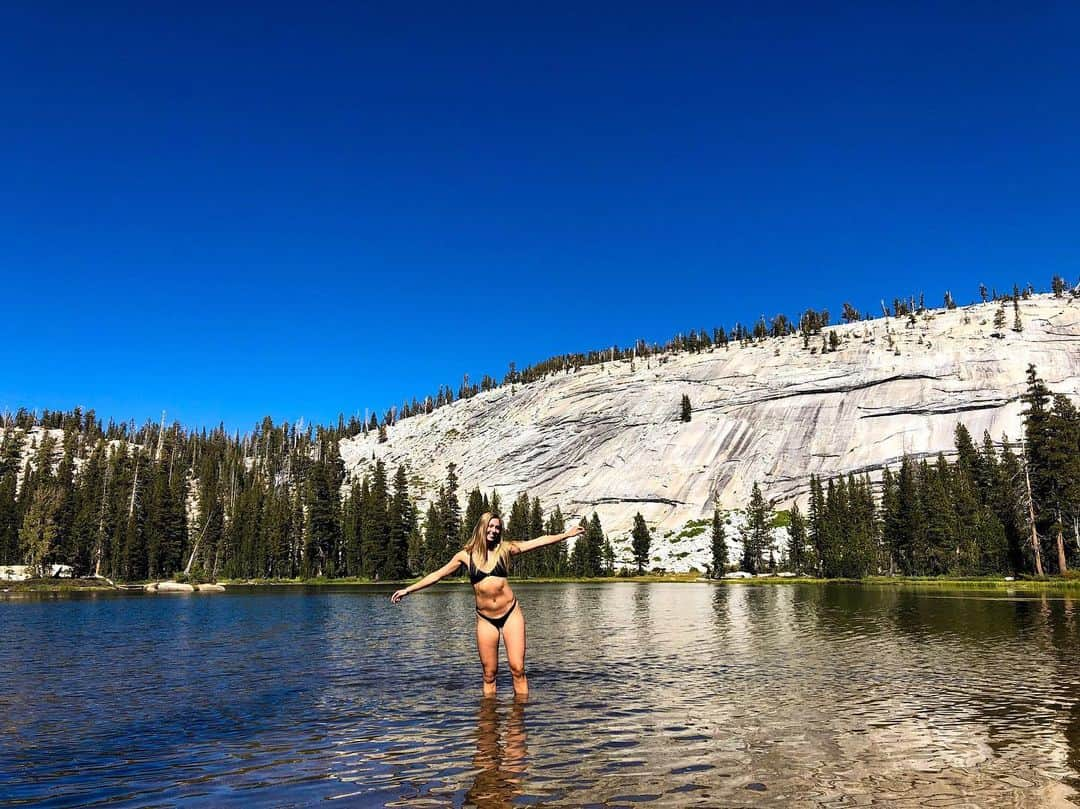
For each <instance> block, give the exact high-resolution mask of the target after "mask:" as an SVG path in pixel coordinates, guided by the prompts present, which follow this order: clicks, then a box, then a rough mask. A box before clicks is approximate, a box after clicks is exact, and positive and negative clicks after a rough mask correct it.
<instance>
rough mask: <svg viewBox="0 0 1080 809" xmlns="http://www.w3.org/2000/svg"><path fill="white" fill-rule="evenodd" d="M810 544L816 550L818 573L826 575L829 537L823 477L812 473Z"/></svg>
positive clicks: (809, 521)
mask: <svg viewBox="0 0 1080 809" xmlns="http://www.w3.org/2000/svg"><path fill="white" fill-rule="evenodd" d="M808 518H809V519H808V527H809V532H808V533H809V535H810V545H811V546H812V547H813V550H814V558H815V562H816V565H817V567H816V569H817V574H818V575H819V576H824V575H825V559H826V557H827V556H828V555H829V549H828V547H827V545H828V541H829V538H828V536H827V530H826V527H825V494H824V492H823V491H822V489H821V479H820V478H818V477H817V476H816V475H810V511H809V514H808Z"/></svg>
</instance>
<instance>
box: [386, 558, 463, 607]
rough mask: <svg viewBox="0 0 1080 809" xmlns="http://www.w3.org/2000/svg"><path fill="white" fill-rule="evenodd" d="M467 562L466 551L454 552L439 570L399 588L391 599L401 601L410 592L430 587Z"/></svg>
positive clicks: (396, 601) (395, 601)
mask: <svg viewBox="0 0 1080 809" xmlns="http://www.w3.org/2000/svg"><path fill="white" fill-rule="evenodd" d="M467 564H469V557H468V556H466V555H465V551H458V552H457V553H455V554H454V558H453V559H451V560H450V561H449V562H447V563H446V564H445V565H443V566H442V567H440V568H439V569H438V570H436V571H434V572H432V573H428V574H427V575H426V576H424V578H422V579H420V581H418V582H416V583H415V584H410V585H409V586H408V587H405V588H403V589H401V590H397V591H396V592H395V593H394V594H393V595H392V596H390V600H391V601H393V602H394V603H395V604H397V603H398V602H399V601H401V599H403V598H404V597H405V596H407V595H409V594H410V593H415V592H416V591H417V590H423V589H424V588H425V587H430V586H431V585H433V584H434V583H435V582H437V581H439V580H440V579H443V578H446V577H447V576H449V575H450V574H451V573H453V572H454V571H455V570H457V569H458V568H459V567H461V566H462V565H467Z"/></svg>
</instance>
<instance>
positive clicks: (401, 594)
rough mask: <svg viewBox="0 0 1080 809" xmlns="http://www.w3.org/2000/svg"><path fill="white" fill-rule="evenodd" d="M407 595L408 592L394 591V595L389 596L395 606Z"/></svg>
mask: <svg viewBox="0 0 1080 809" xmlns="http://www.w3.org/2000/svg"><path fill="white" fill-rule="evenodd" d="M408 594H409V591H408V590H396V591H394V594H393V595H392V596H390V601H391V602H393V603H394V604H397V603H398V602H399V601H401V599H403V598H405V596H407V595H408Z"/></svg>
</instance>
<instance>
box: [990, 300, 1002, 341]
mask: <svg viewBox="0 0 1080 809" xmlns="http://www.w3.org/2000/svg"><path fill="white" fill-rule="evenodd" d="M1004 336H1005V306H1004V304H998V308H997V309H996V310H995V311H994V333H993V334H992V335H991V337H997V338H999V339H1000V338H1002V337H1004Z"/></svg>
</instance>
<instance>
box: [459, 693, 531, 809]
mask: <svg viewBox="0 0 1080 809" xmlns="http://www.w3.org/2000/svg"><path fill="white" fill-rule="evenodd" d="M526 701H527V698H524V697H518V696H515V697H514V701H513V702H512V703H511V704H510V706H509V708H508V709H506V710H505V711H504V712H502V713H500V710H499V702H498V700H497V699H495V698H488V699H484V700H483V701H481V703H480V710H479V712H478V713H477V717H476V755H475V756H473V764H474V765H475V766H476V768H477V769H478V770H479V772H478V773H477V774H476V778H475V779H474V780H473V785H472V787H471V788H470V789H469V791H468V792H467V793H466V794H465V804H466V806H476V807H478V809H495V808H496V807H503V806H510V805H511V804H512V803H513V801H514V798H516V797H517V796H518V795H520V794H521V793H522V782H523V781H524V779H525V772H526V770H527V769H528V749H527V747H526V742H527V734H526V732H525V703H526Z"/></svg>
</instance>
